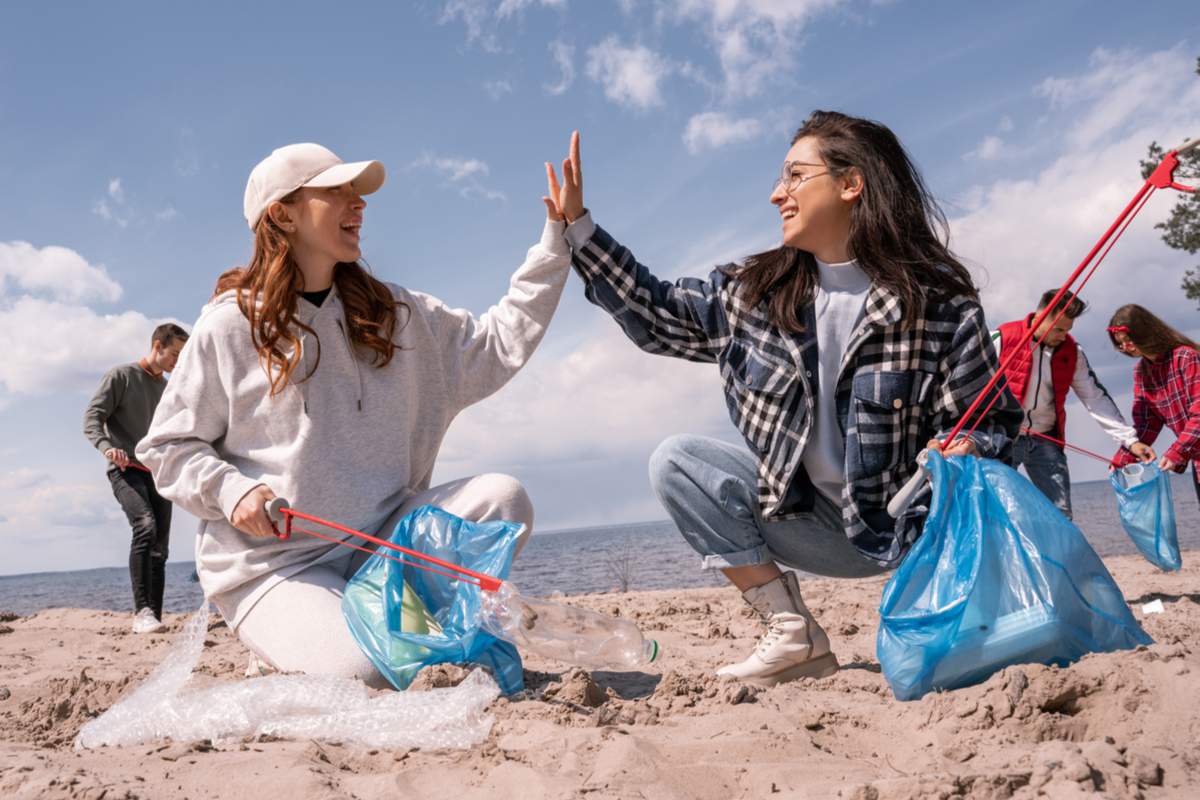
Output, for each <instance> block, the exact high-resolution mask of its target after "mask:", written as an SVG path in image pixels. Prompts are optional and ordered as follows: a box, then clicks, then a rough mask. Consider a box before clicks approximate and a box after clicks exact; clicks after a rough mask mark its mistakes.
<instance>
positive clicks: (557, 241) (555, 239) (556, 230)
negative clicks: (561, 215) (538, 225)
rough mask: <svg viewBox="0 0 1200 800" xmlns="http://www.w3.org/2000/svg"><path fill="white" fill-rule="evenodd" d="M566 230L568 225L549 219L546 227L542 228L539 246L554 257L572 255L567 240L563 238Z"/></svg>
mask: <svg viewBox="0 0 1200 800" xmlns="http://www.w3.org/2000/svg"><path fill="white" fill-rule="evenodd" d="M566 228H567V223H565V222H563V221H562V220H556V219H547V220H546V227H544V228H542V239H541V241H540V242H539V244H541V246H542V247H544V248H546V250H548V251H549V252H550V253H551V254H553V255H556V256H568V255H570V254H571V251H570V249H569V248H568V247H567V240H566V239H564V238H563V233H564V231H565V230H566Z"/></svg>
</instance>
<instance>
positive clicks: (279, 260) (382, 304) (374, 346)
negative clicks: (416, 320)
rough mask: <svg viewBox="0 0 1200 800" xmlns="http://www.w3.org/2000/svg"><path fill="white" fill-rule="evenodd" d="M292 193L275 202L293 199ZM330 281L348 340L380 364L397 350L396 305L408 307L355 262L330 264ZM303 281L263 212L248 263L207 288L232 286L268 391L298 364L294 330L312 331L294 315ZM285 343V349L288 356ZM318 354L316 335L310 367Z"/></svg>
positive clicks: (275, 391) (283, 240) (281, 234)
mask: <svg viewBox="0 0 1200 800" xmlns="http://www.w3.org/2000/svg"><path fill="white" fill-rule="evenodd" d="M298 192H299V190H297V191H296V192H292V193H291V194H289V195H287V196H286V197H284V198H282V199H281V200H280V202H281V203H285V204H287V203H291V202H294V201H295V199H296V196H297V194H298ZM333 282H334V284H335V285H336V286H337V289H338V294H339V295H341V298H342V305H343V306H344V307H345V310H346V325H347V327H348V331H347V333H349V335H350V341H352V342H353V343H354V344H355V345H358V346H360V347H362V348H364V349H366V350H369V351H371V353H372V356H373V362H374V366H377V367H384V366H386V365H387V364H388V363H389V362H390V361H391V360H392V357H393V356H394V355H395V353H396V350H397V349H398V348H397V345H396V344H395V342H394V341H393V337H394V335H395V333H396V317H397V313H396V309H397V308H398V307H401V306H403V307H404V308H405V310H406V311H407V310H409V309H408V307H407V306H406V305H405V304H404V303H401V302H398V301H397V300H396V299H395V298H394V297H393V296H392V292H391V290H390V289H388V287H387V286H386V285H385V284H384V283H383V282H382V281H380V280H379V279H377V278H376V277H375V276H373V275H371V273H369V272H367V270H366V269H365V268H364V267H363V266H362V265H361V264H357V263H349V262H339V263H338V265H337V266H336V267H335V268H334V272H333ZM303 286H304V276H303V275H302V274H301V272H300V267H299V266H297V265H296V261H295V259H293V258H292V254H291V245H290V244H289V243H288V240H287V236H286V235H285V234H284V232H283V230H282V229H281V228H280V227H279V226H278V225H277V224H276V223H275V221H274V220H273V219H271V215H270V214H263V215H262V219H260V220H259V221H258V225H257V226H256V227H255V228H254V254H253V256H252V257H251V259H250V264H249V266H246V267H235V268H233V269H230V270H226V271H225V272H223V273H222V274H221V275H220V277H218V278H217V285H216V288H215V289H214V290H213V296H214V297H215V296H216V295H219V294H221V293H222V292H227V291H229V290H231V289H235V290H237V302H238V307H239V308H241V310H242V313H243V314H244V315H245V316H246V319H247V320H249V322H250V337H251V340H252V341H253V342H254V347H255V349H256V350H257V351H258V356H259V360H260V361H262V363H263V367H264V368H265V369H266V370H267V374H268V375H269V376H270V378H271V394H272V395H276V394H278V393H279V392H281V391H283V389H284V387H285V386H287V382H288V380H289V379H290V378H291V376H292V373H293V372H295V370H296V367H298V366H299V365H300V357H301V353H300V346H299V345H300V335H299V334H298V333H297V332H296V329H299V330H303V331H305V332H307V333H308V334H310V335H312V336H314V337H315V336H316V332H315V331H313V329H312V328H310V327H308V326H307V325H305V324H304V323H303V322H301V321H300V320H299V319H298V318H297V317H296V296H297V295H298V294H299V293H300V290H301V289H302V288H303ZM406 321H407V320H406ZM285 347H286V348H287V349H288V350H290V351H291V355H290V356H289V355H288V354H287V353H286V352H285ZM320 354H321V350H320V342H319V340H318V346H317V360H316V364H314V366H313V370H314V371H315V370H316V368H317V366H319V365H320V363H321V355H320Z"/></svg>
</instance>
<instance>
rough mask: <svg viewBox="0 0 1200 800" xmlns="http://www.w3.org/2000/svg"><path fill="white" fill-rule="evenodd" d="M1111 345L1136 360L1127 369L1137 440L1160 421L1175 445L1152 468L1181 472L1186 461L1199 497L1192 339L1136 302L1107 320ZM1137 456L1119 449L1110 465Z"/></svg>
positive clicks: (1199, 389)
mask: <svg viewBox="0 0 1200 800" xmlns="http://www.w3.org/2000/svg"><path fill="white" fill-rule="evenodd" d="M1108 337H1109V339H1111V340H1112V343H1113V347H1115V348H1117V350H1119V351H1121V352H1122V353H1124V354H1125V355H1127V356H1129V357H1130V358H1140V359H1141V360H1140V361H1138V363H1137V366H1136V367H1134V370H1133V426H1134V428H1136V429H1137V434H1138V439H1140V440H1141V441H1143V442H1145V443H1147V444H1151V443H1153V442H1154V440H1155V439H1156V438H1158V434H1159V431H1161V430H1162V428H1163V425H1166V426H1167V427H1168V428H1170V429H1171V430H1172V431H1174V433H1175V436H1176V439H1175V443H1174V444H1173V445H1171V447H1170V448H1168V449H1167V451H1166V452H1165V453H1163V455H1162V457H1161V458H1160V459H1159V460H1158V466H1159V467H1160V468H1162V469H1163V470H1170V471H1172V472H1183V471H1184V469H1186V468H1187V465H1188V462H1191V463H1192V475H1193V477H1195V478H1196V496H1197V499H1200V475H1198V474H1197V467H1198V463H1197V462H1200V353H1197V351H1196V343H1195V342H1193V341H1192V340H1191V339H1189V338H1188V337H1186V336H1184V335H1183V334H1182V333H1180V332H1179V331H1177V330H1175V329H1174V328H1172V327H1171V326H1170V325H1168V324H1167V323H1165V322H1163V321H1162V320H1161V319H1159V318H1158V317H1156V316H1154V315H1153V314H1151V313H1150V312H1149V311H1147V310H1146V309H1144V308H1142V307H1141V306H1139V305H1134V304H1130V305H1125V306H1121V307H1120V308H1118V309H1117V311H1116V313H1115V314H1113V316H1112V319H1111V320H1110V321H1109V323H1108ZM1136 460H1137V458H1136V457H1135V456H1134V455H1133V454H1132V453H1130V452H1129V451H1128V450H1126V449H1125V448H1121V449H1120V450H1118V451H1117V455H1116V456H1114V458H1113V463H1114V464H1115V465H1116V466H1118V467H1123V466H1125V465H1126V464H1130V463H1132V462H1134V461H1136Z"/></svg>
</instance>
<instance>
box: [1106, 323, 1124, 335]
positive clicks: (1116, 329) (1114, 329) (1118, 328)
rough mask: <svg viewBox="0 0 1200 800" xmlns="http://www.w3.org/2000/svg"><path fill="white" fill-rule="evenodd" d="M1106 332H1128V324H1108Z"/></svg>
mask: <svg viewBox="0 0 1200 800" xmlns="http://www.w3.org/2000/svg"><path fill="white" fill-rule="evenodd" d="M1108 332H1109V333H1129V326H1128V325H1110V326H1109V327H1108Z"/></svg>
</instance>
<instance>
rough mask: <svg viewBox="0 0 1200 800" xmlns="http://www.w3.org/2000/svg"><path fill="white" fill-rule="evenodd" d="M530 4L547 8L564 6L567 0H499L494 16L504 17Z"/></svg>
mask: <svg viewBox="0 0 1200 800" xmlns="http://www.w3.org/2000/svg"><path fill="white" fill-rule="evenodd" d="M532 5H540V6H545V7H547V8H564V7H566V5H567V0H500V7H499V8H497V9H496V17H497V18H499V19H505V18H506V17H511V16H513V15H514V14H517V13H519V12H521V11H523V10H524V9H526V8H528V7H529V6H532Z"/></svg>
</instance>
